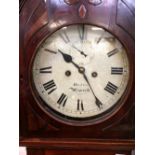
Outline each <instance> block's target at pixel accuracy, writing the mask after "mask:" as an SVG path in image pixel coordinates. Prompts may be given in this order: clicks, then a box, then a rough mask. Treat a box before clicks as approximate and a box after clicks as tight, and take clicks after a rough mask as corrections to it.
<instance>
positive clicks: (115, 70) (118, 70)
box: [111, 67, 123, 75]
mask: <svg viewBox="0 0 155 155" xmlns="http://www.w3.org/2000/svg"><path fill="white" fill-rule="evenodd" d="M111 74H116V75H122V74H123V67H111Z"/></svg>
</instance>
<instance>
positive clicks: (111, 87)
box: [104, 82, 118, 95]
mask: <svg viewBox="0 0 155 155" xmlns="http://www.w3.org/2000/svg"><path fill="white" fill-rule="evenodd" d="M117 89H118V87H117V86H115V85H114V84H112V83H111V82H108V84H107V85H106V87H105V88H104V90H106V91H107V92H109V93H111V94H112V95H114V94H115V93H116V91H117Z"/></svg>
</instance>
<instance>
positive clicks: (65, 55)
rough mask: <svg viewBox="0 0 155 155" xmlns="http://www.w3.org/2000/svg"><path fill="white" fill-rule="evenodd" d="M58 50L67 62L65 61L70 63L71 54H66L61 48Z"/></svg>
mask: <svg viewBox="0 0 155 155" xmlns="http://www.w3.org/2000/svg"><path fill="white" fill-rule="evenodd" d="M58 51H59V52H60V53H61V54H62V56H63V58H64V60H65V61H66V62H67V63H70V62H72V56H70V55H69V54H66V53H63V52H62V51H61V50H59V49H58Z"/></svg>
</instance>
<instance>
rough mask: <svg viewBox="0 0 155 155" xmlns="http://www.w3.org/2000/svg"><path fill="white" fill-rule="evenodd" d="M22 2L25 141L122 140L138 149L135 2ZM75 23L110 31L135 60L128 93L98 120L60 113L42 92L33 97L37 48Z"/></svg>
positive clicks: (22, 127)
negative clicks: (47, 104) (135, 120)
mask: <svg viewBox="0 0 155 155" xmlns="http://www.w3.org/2000/svg"><path fill="white" fill-rule="evenodd" d="M74 2H75V3H74ZM20 4H21V5H20V18H19V19H20V91H19V92H20V144H21V145H23V144H24V145H30V141H27V139H31V138H32V139H33V138H61V139H64V138H78V139H77V141H78V140H79V138H82V139H83V138H84V139H88V141H89V140H92V139H102V140H107V139H109V140H110V139H113V140H114V141H117V140H118V139H120V140H127V141H125V142H124V144H125V145H126V143H128V144H130V147H129V148H134V1H132V0H100V3H97V4H96V3H89V0H66V1H65V0H47V1H46V3H45V1H44V0H24V1H21V2H20ZM81 6H83V9H82V11H81V9H80V7H81ZM74 24H89V25H95V26H98V27H102V28H104V29H106V30H107V31H109V32H110V33H111V34H113V35H114V36H116V38H117V39H118V40H119V41H120V42H121V43H122V44H123V45H124V47H125V49H126V50H127V54H128V58H129V63H130V79H129V84H128V87H127V90H126V92H125V93H124V95H123V97H122V98H121V99H120V101H119V103H118V104H117V106H116V107H115V108H113V110H112V111H111V112H110V113H108V114H107V115H104V116H101V117H99V118H97V119H93V121H89V120H86V121H83V122H79V121H74V120H68V119H67V121H66V119H61V118H59V116H58V115H55V113H53V112H51V110H49V108H48V107H47V106H45V104H44V103H43V102H42V101H41V100H40V99H39V96H37V97H36V98H34V94H35V95H36V94H37V93H36V92H33V91H34V90H32V89H33V88H32V86H31V84H32V79H31V76H30V75H31V65H32V59H33V56H34V53H35V52H36V49H37V47H38V46H39V45H40V44H41V42H42V41H43V40H44V39H45V38H47V36H49V35H51V34H52V33H54V32H55V31H57V30H58V29H60V28H62V27H64V26H68V25H74ZM39 101H40V102H39ZM38 102H39V103H38ZM41 103H43V104H41ZM31 143H33V142H31Z"/></svg>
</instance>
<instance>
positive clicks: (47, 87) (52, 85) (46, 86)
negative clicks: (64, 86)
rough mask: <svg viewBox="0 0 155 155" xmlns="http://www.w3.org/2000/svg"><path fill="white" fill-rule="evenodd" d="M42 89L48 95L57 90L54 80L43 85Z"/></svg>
mask: <svg viewBox="0 0 155 155" xmlns="http://www.w3.org/2000/svg"><path fill="white" fill-rule="evenodd" d="M43 87H44V89H45V90H46V91H48V94H51V93H52V92H53V91H55V90H56V89H57V87H56V84H55V82H54V80H50V81H48V82H46V83H44V84H43Z"/></svg>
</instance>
